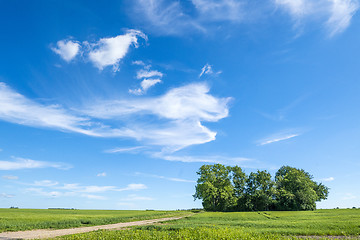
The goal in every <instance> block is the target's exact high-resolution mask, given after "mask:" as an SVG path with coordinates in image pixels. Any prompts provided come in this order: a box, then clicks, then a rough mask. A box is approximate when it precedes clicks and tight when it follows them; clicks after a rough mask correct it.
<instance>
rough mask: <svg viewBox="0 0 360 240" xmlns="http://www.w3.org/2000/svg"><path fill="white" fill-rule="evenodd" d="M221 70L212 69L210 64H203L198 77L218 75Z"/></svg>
mask: <svg viewBox="0 0 360 240" xmlns="http://www.w3.org/2000/svg"><path fill="white" fill-rule="evenodd" d="M221 73H222V71H216V72H214V71H213V67H212V66H211V65H210V64H208V63H207V64H205V65H204V67H203V68H202V69H201V72H200V74H199V78H200V77H201V76H203V75H219V74H221Z"/></svg>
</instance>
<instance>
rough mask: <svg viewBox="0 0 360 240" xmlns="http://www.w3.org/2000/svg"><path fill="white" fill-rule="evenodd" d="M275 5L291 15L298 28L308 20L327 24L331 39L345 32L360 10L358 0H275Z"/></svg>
mask: <svg viewBox="0 0 360 240" xmlns="http://www.w3.org/2000/svg"><path fill="white" fill-rule="evenodd" d="M274 3H275V5H276V6H278V7H280V8H282V9H284V10H285V11H286V12H288V13H289V14H290V16H291V17H292V18H293V19H294V21H295V24H296V25H295V26H296V27H298V26H299V25H300V24H301V23H303V22H304V21H308V20H311V21H320V22H323V23H325V27H326V29H327V32H328V35H329V37H333V36H335V35H337V34H340V33H342V32H343V31H345V30H346V29H347V28H348V27H349V25H350V23H351V19H352V17H353V15H354V14H355V13H356V12H357V11H358V9H359V1H358V0H319V1H312V0H275V1H274Z"/></svg>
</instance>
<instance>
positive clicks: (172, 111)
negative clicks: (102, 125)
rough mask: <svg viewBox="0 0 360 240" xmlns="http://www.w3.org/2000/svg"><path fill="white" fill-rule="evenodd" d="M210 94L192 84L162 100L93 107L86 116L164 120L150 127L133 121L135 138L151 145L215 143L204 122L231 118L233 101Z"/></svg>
mask: <svg viewBox="0 0 360 240" xmlns="http://www.w3.org/2000/svg"><path fill="white" fill-rule="evenodd" d="M208 92H209V88H208V86H207V85H206V84H202V83H199V84H190V85H186V86H183V87H179V88H174V89H172V90H170V91H168V92H167V93H166V94H165V95H163V96H160V97H154V98H143V99H135V100H127V101H123V100H113V101H103V102H99V103H97V104H96V103H95V104H91V106H92V107H91V108H89V109H88V110H85V113H86V114H87V115H89V116H92V117H97V118H103V119H114V118H115V119H119V118H124V117H125V116H132V115H139V114H141V115H150V116H151V115H152V116H156V117H158V118H160V119H162V120H163V121H161V122H160V123H158V124H155V123H154V124H151V125H150V124H147V123H137V122H136V121H134V120H133V121H132V129H133V133H134V135H133V137H135V138H137V139H139V140H140V139H142V140H144V141H146V142H148V143H150V144H152V145H161V146H168V147H171V148H173V149H180V148H183V147H186V146H189V145H193V144H201V143H206V142H209V141H213V140H214V139H215V136H216V132H213V131H210V130H209V129H208V128H206V127H205V126H203V125H202V124H201V121H209V122H217V121H218V120H220V119H222V118H225V117H227V116H228V107H227V105H228V102H229V100H230V98H216V97H213V96H211V95H210V94H208ZM165 120H166V121H165ZM135 133H136V135H135Z"/></svg>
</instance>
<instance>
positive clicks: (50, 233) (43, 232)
mask: <svg viewBox="0 0 360 240" xmlns="http://www.w3.org/2000/svg"><path fill="white" fill-rule="evenodd" d="M184 217H186V216H182V217H169V218H158V219H150V220H143V221H136V222H125V223H115V224H108V225H100V226H92V227H80V228H70V229H58V230H48V229H39V230H31V231H21V232H3V233H0V240H5V239H6V240H8V239H34V238H37V239H39V238H52V237H58V236H64V235H70V234H76V233H84V232H91V231H96V230H99V229H112V230H116V229H121V228H124V227H131V226H140V225H147V224H153V223H157V222H164V221H170V220H177V219H180V218H184Z"/></svg>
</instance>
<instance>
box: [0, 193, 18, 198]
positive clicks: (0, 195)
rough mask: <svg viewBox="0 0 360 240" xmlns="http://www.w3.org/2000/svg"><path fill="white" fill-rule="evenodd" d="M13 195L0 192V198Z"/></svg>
mask: <svg viewBox="0 0 360 240" xmlns="http://www.w3.org/2000/svg"><path fill="white" fill-rule="evenodd" d="M13 197H15V195H13V194H7V193H0V198H13Z"/></svg>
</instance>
